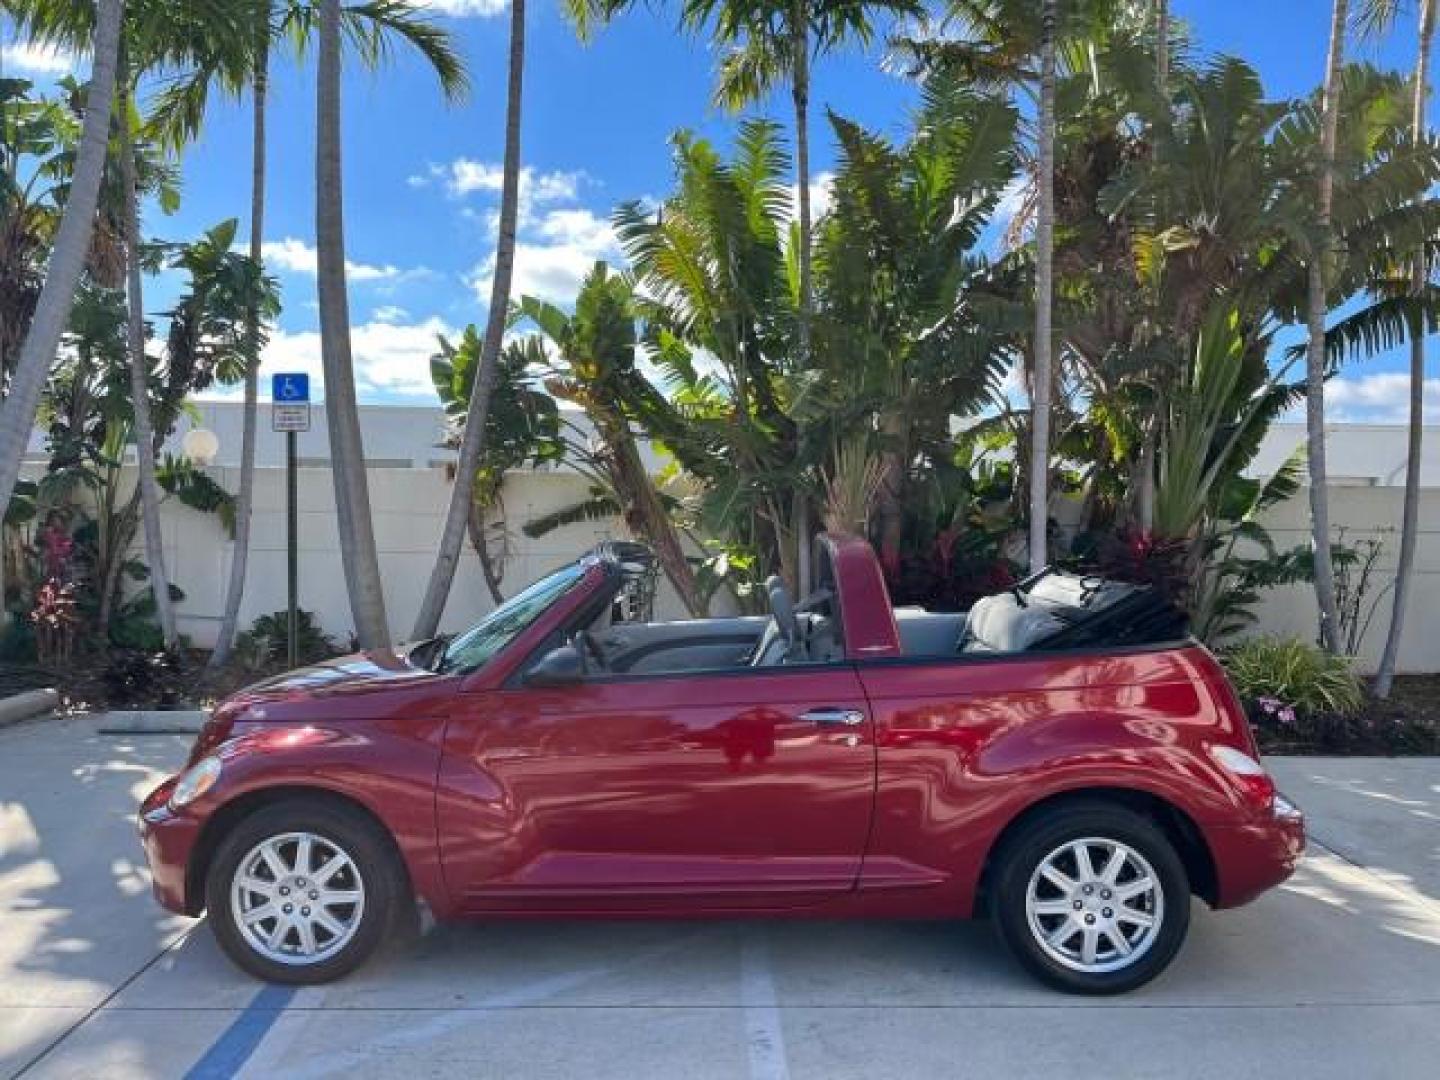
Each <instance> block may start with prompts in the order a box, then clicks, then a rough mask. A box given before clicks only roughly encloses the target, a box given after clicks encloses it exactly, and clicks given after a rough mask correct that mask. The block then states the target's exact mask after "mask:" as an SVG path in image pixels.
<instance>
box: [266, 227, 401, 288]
mask: <svg viewBox="0 0 1440 1080" xmlns="http://www.w3.org/2000/svg"><path fill="white" fill-rule="evenodd" d="M260 254H261V257H262V258H263V259H264V260H265V263H266V265H267V266H268V267H269V268H270V269H272V270H279V271H282V272H286V271H288V272H290V273H292V274H305V275H307V276H309V277H314V276H315V269H316V262H315V249H314V248H313V247H311V246H310V245H309V244H307V243H306V242H305V241H304V240H297V239H296V238H295V237H293V236H287V237H286V238H285V239H283V240H267V241H265V243H264V244H262V245H261V246H260ZM428 273H429V271H428V270H427V269H426V268H425V267H423V266H417V267H412V268H411V269H408V270H402V269H400V267H398V266H393V265H391V264H389V263H386V264H385V265H384V266H372V265H370V264H369V263H362V262H355V261H353V260H351V259H346V260H345V276H346V278H347V279H348V280H349V281H351V282H372V281H400V280H404V279H409V278H415V277H423V276H425V275H427V274H428Z"/></svg>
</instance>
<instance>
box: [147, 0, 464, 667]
mask: <svg viewBox="0 0 1440 1080" xmlns="http://www.w3.org/2000/svg"><path fill="white" fill-rule="evenodd" d="M258 5H259V6H258V7H257V8H256V10H255V12H254V39H255V44H254V49H253V51H252V54H251V59H252V61H253V65H252V67H251V68H249V69H247V70H244V71H242V72H238V73H236V72H230V71H227V70H226V69H225V68H223V67H220V66H217V65H215V64H211V65H206V66H202V67H200V68H197V69H196V70H195V71H194V72H193V73H192V74H191V75H190V77H189V78H185V79H180V80H176V81H173V82H171V83H170V84H169V85H168V86H167V87H166V88H165V89H164V90H163V91H162V92H161V94H160V95H159V97H158V100H157V102H156V105H155V109H154V111H153V112H152V114H151V117H150V121H149V127H150V128H151V129H152V130H153V131H155V133H156V135H157V136H158V137H159V138H160V140H161V141H162V142H163V143H165V144H166V145H169V146H171V147H174V148H177V149H178V148H179V147H180V146H182V145H184V144H185V143H187V142H189V141H191V140H193V139H194V138H195V136H196V135H197V134H198V133H199V130H200V126H201V123H202V121H203V118H204V114H205V110H206V106H207V105H208V101H209V95H210V92H211V89H212V88H213V87H214V86H216V85H219V86H220V87H221V88H222V89H224V90H225V91H226V92H228V93H230V94H232V95H235V96H238V95H239V94H240V93H242V92H243V91H244V89H245V88H246V86H247V85H248V87H249V89H250V92H251V106H252V108H251V158H250V240H249V244H250V257H251V258H252V259H254V260H256V262H257V263H258V262H259V261H260V260H261V248H262V246H263V243H264V230H265V170H266V156H267V155H266V134H265V132H266V119H267V117H266V108H267V101H268V96H269V95H268V90H269V73H270V54H271V52H272V50H273V49H274V48H275V44H276V42H277V41H278V40H280V39H281V38H289V39H290V40H291V42H292V43H294V44H295V45H296V46H298V47H301V48H303V47H304V45H305V43H306V42H307V40H308V39H309V37H310V36H311V35H312V34H313V32H314V22H315V19H314V14H315V13H314V7H313V4H310V3H308V2H307V3H299V2H297V0H258ZM341 19H342V20H343V21H344V24H345V27H346V29H347V31H348V32H349V40H350V41H351V43H352V44H354V45H355V46H357V51H358V54H359V56H360V58H361V60H362V61H363V62H364V63H365V64H366V65H367V66H368V67H371V68H375V67H378V66H379V64H380V62H381V61H382V60H383V59H384V57H385V55H386V52H387V39H388V38H398V39H399V40H401V41H403V42H405V43H406V44H409V45H411V46H412V47H414V48H415V49H416V50H417V51H418V52H419V53H420V54H421V55H422V56H424V57H425V59H426V60H427V61H428V62H429V64H430V66H431V67H432V68H433V69H434V71H435V72H436V74H437V75H438V76H439V78H440V82H441V86H442V89H443V90H444V91H445V93H446V94H447V96H452V97H453V96H455V95H457V94H459V93H460V92H461V91H463V89H464V87H465V84H466V79H465V73H464V68H463V67H462V65H461V63H460V61H459V59H458V57H457V56H456V54H455V51H454V47H453V45H452V43H451V41H450V38H449V35H448V34H447V33H446V32H445V31H443V30H442V29H440V28H438V27H436V26H435V25H434V24H433V23H431V22H429V21H428V20H426V19H424V18H422V17H419V16H418V15H417V13H416V12H415V10H414V9H413V5H411V4H408V3H404V2H402V0H371V2H368V3H363V4H356V5H353V6H350V7H346V8H344V9H343V10H342V12H341ZM236 75H239V76H240V77H239V78H238V79H237V78H235V76H236ZM262 329H263V328H262V326H261V324H260V321H259V317H258V314H257V315H256V317H254V318H252V320H251V329H250V342H251V350H250V356H251V362H250V370H249V371H248V372H247V373H246V376H245V413H244V415H245V420H244V427H243V429H242V435H241V440H240V484H239V490H238V491H237V493H236V508H235V535H234V541H233V544H232V550H233V552H234V554H233V556H232V559H231V563H230V578H229V583H228V585H227V587H226V592H225V607H224V613H223V616H222V619H221V623H220V630H219V633H218V635H217V637H216V642H215V648H214V651H213V652H212V653H211V654H210V660H209V666H210V667H211V668H212V669H218V668H220V667H222V666H224V664H225V662H226V661H227V660H228V659H229V655H230V650H231V647H232V646H233V644H234V641H235V634H236V632H237V630H238V629H239V621H240V606H241V603H242V601H243V599H244V594H245V578H246V573H247V569H248V564H249V553H250V522H251V517H252V512H251V507H252V504H253V500H254V490H255V447H256V442H257V437H258V431H257V428H258V422H257V421H258V415H259V389H260V387H259V377H260V376H259V372H260V338H261V334H262Z"/></svg>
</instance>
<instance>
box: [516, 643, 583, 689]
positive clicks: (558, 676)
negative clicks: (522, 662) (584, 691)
mask: <svg viewBox="0 0 1440 1080" xmlns="http://www.w3.org/2000/svg"><path fill="white" fill-rule="evenodd" d="M584 679H585V660H584V658H583V657H582V656H581V655H580V650H579V649H577V648H575V646H573V645H561V646H560V647H559V648H558V649H552V650H551V651H550V652H548V653H546V654H545V655H544V656H542V657H541V658H540V662H539V663H537V664H536V665H535V666H534V667H532V668H531V669H530V670H529V671H527V672H526V673H525V675H524V678H522V679H521V680H520V681H521V682H523V683H524V684H525V685H526V686H539V687H553V686H578V685H579V684H580V683H581V682H582V681H584Z"/></svg>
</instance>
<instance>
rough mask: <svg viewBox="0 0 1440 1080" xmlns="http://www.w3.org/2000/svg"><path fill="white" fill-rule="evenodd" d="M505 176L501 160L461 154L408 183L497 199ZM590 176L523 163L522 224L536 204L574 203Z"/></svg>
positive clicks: (529, 218)
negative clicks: (437, 186)
mask: <svg viewBox="0 0 1440 1080" xmlns="http://www.w3.org/2000/svg"><path fill="white" fill-rule="evenodd" d="M504 178H505V173H504V168H503V167H502V166H501V165H500V164H499V163H497V162H490V161H475V160H473V159H471V158H464V157H462V158H456V159H455V160H454V161H452V162H449V163H448V164H445V165H431V166H430V167H429V168H428V169H427V170H426V171H425V172H423V173H417V174H416V175H414V176H411V177H409V178H408V179H407V180H406V183H408V184H409V185H410V186H411V187H416V188H423V187H429V186H430V185H431V184H439V185H441V186H442V187H443V188H444V189H445V193H446V194H447V195H449V196H450V197H451V198H454V199H463V198H465V197H466V196H467V195H473V194H475V193H477V192H479V193H481V194H484V195H490V196H494V197H496V198H497V199H498V198H499V195H500V189H501V187H502V185H503V183H504ZM588 179H589V177H587V176H586V174H585V172H584V171H583V170H579V169H577V170H574V171H566V170H563V169H557V170H554V171H552V172H540V171H537V170H536V169H535V167H534V166H533V165H526V166H524V167H523V168H522V169H521V170H520V207H519V218H520V222H521V224H522V225H524V224H526V223H528V222H530V221H532V220H534V215H535V210H536V208H537V207H540V206H547V205H551V204H554V203H571V202H574V201H575V200H576V199H577V198H579V195H580V188H581V185H583V184H584V183H585V182H586V180H588Z"/></svg>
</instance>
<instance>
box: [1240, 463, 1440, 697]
mask: <svg viewBox="0 0 1440 1080" xmlns="http://www.w3.org/2000/svg"><path fill="white" fill-rule="evenodd" d="M1309 498H1310V495H1309V492H1308V491H1307V490H1301V491H1300V492H1299V493H1298V494H1297V495H1296V497H1295V498H1293V499H1291V500H1290V501H1289V502H1287V503H1285V504H1283V505H1281V506H1278V507H1276V508H1275V509H1274V510H1272V511H1271V512H1270V513H1269V514H1268V515H1267V516H1266V517H1265V518H1264V519H1263V521H1262V524H1263V525H1264V526H1265V527H1266V528H1267V529H1268V530H1269V532H1270V535H1271V538H1272V539H1273V540H1274V541H1275V546H1276V547H1277V548H1278V549H1280V550H1288V549H1289V548H1292V547H1295V546H1296V545H1305V546H1307V547H1308V546H1309V544H1310V503H1309ZM1403 500H1404V490H1403V489H1402V488H1395V487H1368V486H1367V487H1350V486H1345V485H1343V484H1335V485H1331V488H1330V519H1331V520H1330V524H1331V528H1332V530H1337V531H1338V530H1339V529H1340V528H1342V527H1343V528H1345V529H1346V533H1345V538H1344V540H1345V543H1346V544H1348V545H1351V546H1355V545H1357V544H1359V543H1362V542H1364V541H1365V540H1367V539H1368V538H1370V537H1377V538H1378V539H1379V540H1380V541H1381V543H1382V544H1383V545H1384V549H1383V552H1382V554H1381V557H1380V559H1379V561H1378V563H1377V564H1376V567H1375V570H1374V572H1373V574H1372V576H1371V580H1372V585H1371V589H1370V592H1369V593H1368V594H1367V598H1366V600H1365V604H1364V609H1363V610H1364V611H1365V612H1367V613H1368V612H1369V611H1370V609H1371V607H1372V605H1374V604H1375V600H1376V597H1379V603H1378V606H1375V607H1374V617H1373V618H1372V619H1371V620H1370V626H1369V631H1368V633H1367V634H1366V635H1365V637H1364V639H1363V640H1362V641H1361V648H1360V655H1359V667H1360V669H1361V670H1362V671H1366V672H1370V671H1374V669H1375V668H1376V667H1377V666H1378V664H1379V662H1380V654H1381V652H1382V651H1383V649H1384V647H1385V635H1386V633H1388V631H1389V628H1390V605H1391V592H1390V591H1389V586H1390V584H1391V582H1392V580H1393V578H1394V575H1395V563H1396V559H1397V557H1398V555H1399V551H1400V532H1399V523H1400V513H1401V508H1402V504H1403ZM1382 590H1383V591H1384V595H1383V596H1381V595H1380V594H1381V592H1382ZM1258 613H1259V615H1260V625H1259V627H1258V628H1257V632H1259V633H1264V634H1275V635H1278V636H1284V637H1301V638H1304V639H1306V640H1314V639H1315V636H1316V628H1317V625H1318V622H1317V617H1316V606H1315V591H1314V588H1313V587H1312V586H1311V585H1309V584H1301V585H1292V586H1286V587H1283V588H1278V589H1272V590H1270V591H1269V592H1267V593H1266V594H1265V595H1264V598H1263V600H1262V601H1261V606H1260V608H1259V612H1258ZM1399 667H1400V670H1402V671H1425V672H1432V671H1440V488H1422V489H1421V493H1420V535H1419V540H1418V543H1417V546H1416V552H1415V573H1414V577H1413V579H1412V582H1411V587H1410V603H1409V606H1408V608H1407V612H1406V618H1405V634H1404V637H1403V638H1402V639H1401V649H1400V657H1399Z"/></svg>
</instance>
